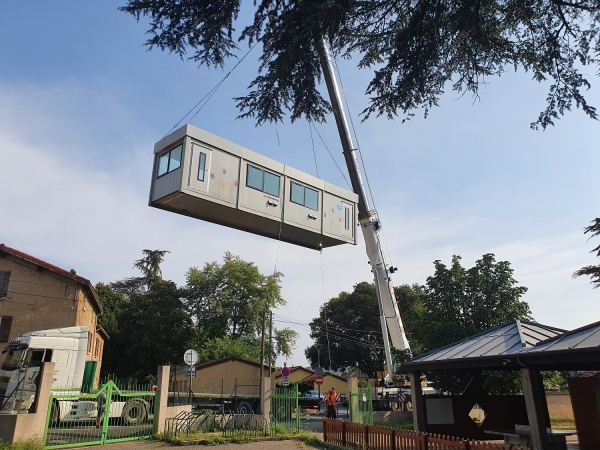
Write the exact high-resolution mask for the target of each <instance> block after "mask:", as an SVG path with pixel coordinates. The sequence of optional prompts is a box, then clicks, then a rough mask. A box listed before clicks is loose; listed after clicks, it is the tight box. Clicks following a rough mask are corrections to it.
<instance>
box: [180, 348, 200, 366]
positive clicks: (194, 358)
mask: <svg viewBox="0 0 600 450" xmlns="http://www.w3.org/2000/svg"><path fill="white" fill-rule="evenodd" d="M183 360H184V361H185V363H186V364H187V365H188V366H193V365H194V364H196V363H197V362H198V352H197V351H196V350H194V349H193V348H190V349H188V350H186V351H185V353H184V354H183Z"/></svg>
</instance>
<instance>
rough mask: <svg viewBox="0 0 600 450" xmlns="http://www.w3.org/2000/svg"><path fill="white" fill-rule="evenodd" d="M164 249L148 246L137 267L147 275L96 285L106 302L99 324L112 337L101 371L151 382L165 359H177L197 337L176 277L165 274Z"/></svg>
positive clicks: (169, 361)
mask: <svg viewBox="0 0 600 450" xmlns="http://www.w3.org/2000/svg"><path fill="white" fill-rule="evenodd" d="M165 253H168V252H166V251H163V250H144V254H145V255H146V256H145V258H142V259H140V260H138V261H136V263H135V265H134V267H137V268H138V269H140V271H142V275H143V276H142V277H132V278H127V279H125V280H121V281H117V282H115V283H112V284H111V285H110V286H109V285H106V284H102V283H99V284H98V285H97V286H96V288H97V292H98V296H99V297H100V300H101V302H102V304H103V306H104V310H105V312H104V314H103V316H100V320H99V322H100V324H101V325H102V326H104V327H105V328H106V331H107V332H108V333H109V336H110V337H111V339H110V340H109V341H107V342H106V343H105V355H104V358H103V367H102V370H103V372H104V373H112V374H115V375H117V376H119V377H133V378H137V379H138V380H139V381H146V379H147V377H149V376H150V377H151V376H153V375H154V374H155V373H156V370H157V367H158V366H159V365H162V364H167V365H168V364H176V363H179V362H180V361H181V360H182V358H183V353H184V352H185V350H186V349H187V348H188V347H189V345H190V342H191V341H192V336H193V329H192V320H191V318H190V316H189V314H188V313H187V311H186V309H185V307H184V305H183V303H182V301H181V298H180V297H181V292H180V290H179V288H178V287H177V285H176V284H175V283H173V282H172V281H165V280H162V279H161V271H160V264H161V262H162V260H163V257H164V255H165Z"/></svg>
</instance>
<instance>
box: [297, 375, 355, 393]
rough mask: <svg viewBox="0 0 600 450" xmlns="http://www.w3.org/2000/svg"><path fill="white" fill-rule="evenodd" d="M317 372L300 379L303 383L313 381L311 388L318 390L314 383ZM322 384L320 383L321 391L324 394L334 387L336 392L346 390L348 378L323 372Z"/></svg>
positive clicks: (344, 391)
mask: <svg viewBox="0 0 600 450" xmlns="http://www.w3.org/2000/svg"><path fill="white" fill-rule="evenodd" d="M317 376H318V375H317V374H312V375H309V376H307V377H306V378H304V379H303V380H301V381H302V382H303V383H313V386H314V387H313V389H314V390H315V391H318V390H319V385H318V384H316V383H315V379H316V378H317ZM321 376H322V377H323V384H322V385H321V393H323V394H325V393H326V392H327V391H328V390H329V389H331V388H334V389H335V390H336V392H337V393H338V394H343V393H346V392H348V380H346V379H345V378H344V377H341V376H339V375H336V374H333V373H329V372H323V375H321Z"/></svg>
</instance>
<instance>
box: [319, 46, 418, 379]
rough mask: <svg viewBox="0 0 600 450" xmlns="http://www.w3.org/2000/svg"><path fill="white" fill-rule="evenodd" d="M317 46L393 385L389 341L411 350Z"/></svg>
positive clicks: (325, 56) (324, 54)
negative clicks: (354, 196) (355, 199)
mask: <svg viewBox="0 0 600 450" xmlns="http://www.w3.org/2000/svg"><path fill="white" fill-rule="evenodd" d="M317 45H318V46H319V50H320V51H319V55H320V59H321V69H322V70H323V76H324V77H325V83H326V84H327V91H328V92H329V99H330V101H331V106H332V107H333V113H334V116H335V122H336V124H337V128H338V133H339V135H340V140H341V142H342V149H343V153H344V159H345V160H346V166H347V168H348V173H349V175H350V181H351V183H352V189H353V191H354V193H355V194H357V195H358V211H359V212H358V222H359V224H360V228H361V230H362V233H363V237H364V239H365V247H366V250H367V256H368V257H369V264H370V265H371V272H373V278H374V281H375V288H376V292H377V299H378V302H379V317H380V320H381V331H382V332H383V345H384V348H385V357H386V362H387V366H388V373H387V375H386V376H385V381H386V382H388V383H389V382H391V374H392V372H393V370H394V366H393V364H392V355H391V351H390V342H389V341H390V338H391V341H392V345H393V346H394V347H395V348H397V349H399V350H405V349H408V350H410V347H409V344H408V340H407V339H406V334H405V332H404V327H403V325H402V319H401V317H400V311H399V310H398V304H397V303H396V297H395V295H394V287H393V285H392V282H391V279H390V275H389V272H388V270H389V269H388V267H387V266H386V263H385V259H384V256H383V251H382V248H381V244H380V242H379V234H378V230H379V229H380V228H381V222H380V221H379V217H378V215H377V212H376V211H375V210H371V208H370V206H369V199H368V197H367V193H366V190H365V185H364V183H363V181H362V176H361V173H360V167H359V165H358V160H357V159H356V149H355V148H354V145H353V144H352V137H351V134H350V128H349V127H348V122H347V120H346V116H345V112H344V107H343V104H342V99H341V96H340V91H339V88H338V85H337V81H336V79H335V73H334V71H333V64H332V63H331V56H330V55H329V49H328V47H327V42H326V41H325V38H324V37H321V38H320V39H319V40H318V42H317ZM388 333H389V337H388Z"/></svg>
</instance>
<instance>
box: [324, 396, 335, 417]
mask: <svg viewBox="0 0 600 450" xmlns="http://www.w3.org/2000/svg"><path fill="white" fill-rule="evenodd" d="M336 402H337V392H335V389H334V388H331V389H329V392H327V395H325V405H327V418H328V419H337V414H336V409H335V408H336Z"/></svg>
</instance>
